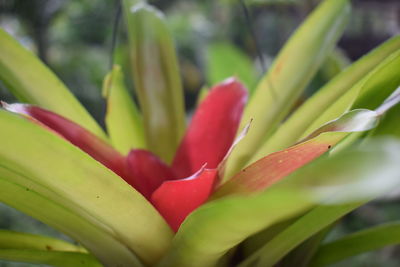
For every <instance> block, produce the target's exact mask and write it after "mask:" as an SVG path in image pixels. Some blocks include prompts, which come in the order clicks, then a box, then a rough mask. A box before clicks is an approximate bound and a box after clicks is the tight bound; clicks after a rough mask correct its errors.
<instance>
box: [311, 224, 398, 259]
mask: <svg viewBox="0 0 400 267" xmlns="http://www.w3.org/2000/svg"><path fill="white" fill-rule="evenodd" d="M397 244H400V223H399V222H394V223H388V224H383V225H379V226H376V227H372V228H369V229H367V230H362V231H359V232H356V233H353V234H350V235H347V236H345V237H343V238H340V239H338V240H335V241H333V242H330V243H327V244H324V245H322V246H321V247H320V248H319V250H318V251H317V253H316V255H315V257H314V259H313V261H312V263H311V264H310V266H314V267H316V266H326V265H330V264H333V263H336V262H338V261H341V260H344V259H347V258H350V257H352V256H355V255H358V254H361V253H364V252H367V251H372V250H376V249H380V248H382V247H385V246H389V245H397Z"/></svg>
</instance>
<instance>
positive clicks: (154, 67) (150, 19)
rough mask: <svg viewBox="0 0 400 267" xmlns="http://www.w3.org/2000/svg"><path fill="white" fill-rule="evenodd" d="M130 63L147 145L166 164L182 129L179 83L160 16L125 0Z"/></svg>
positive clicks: (172, 54) (173, 56)
mask: <svg viewBox="0 0 400 267" xmlns="http://www.w3.org/2000/svg"><path fill="white" fill-rule="evenodd" d="M124 14H125V19H126V22H127V27H128V37H129V45H130V48H129V49H130V54H131V66H132V68H133V78H134V82H135V89H136V93H137V95H138V98H139V104H140V107H141V110H142V114H143V121H144V130H145V134H146V142H147V147H148V148H149V149H150V150H151V151H152V152H153V153H155V154H156V155H158V156H160V157H161V158H162V159H163V160H164V161H165V162H167V163H169V162H171V160H172V157H173V155H174V153H175V151H176V148H177V146H178V144H179V142H180V140H181V137H182V135H183V133H184V131H185V110H184V99H183V90H182V83H181V79H180V76H179V69H178V61H177V58H176V53H175V48H174V44H173V41H172V38H171V36H170V33H169V31H168V29H167V26H166V23H165V21H164V17H163V15H162V14H161V13H160V12H159V11H158V10H156V9H155V8H153V7H151V6H149V5H147V4H145V3H140V4H138V5H135V6H130V5H129V1H124Z"/></svg>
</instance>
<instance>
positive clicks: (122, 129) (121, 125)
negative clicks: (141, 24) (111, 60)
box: [103, 65, 145, 154]
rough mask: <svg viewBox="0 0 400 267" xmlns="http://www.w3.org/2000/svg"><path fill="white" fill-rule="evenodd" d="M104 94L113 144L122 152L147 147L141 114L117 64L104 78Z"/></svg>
mask: <svg viewBox="0 0 400 267" xmlns="http://www.w3.org/2000/svg"><path fill="white" fill-rule="evenodd" d="M103 96H104V98H106V99H107V113H106V126H107V132H108V134H109V136H110V141H111V143H112V145H113V146H114V147H115V148H116V149H117V150H118V151H119V152H121V153H122V154H127V153H128V152H129V151H130V150H131V149H133V148H145V141H144V133H143V124H142V123H143V122H142V119H141V116H140V114H139V111H138V109H137V107H136V105H135V103H134V102H133V100H132V99H131V96H130V95H129V93H128V91H127V90H126V87H125V85H124V77H123V74H122V71H121V68H120V67H119V66H117V65H115V66H114V67H113V69H112V70H111V72H110V73H109V74H108V75H107V76H106V78H105V79H104V84H103Z"/></svg>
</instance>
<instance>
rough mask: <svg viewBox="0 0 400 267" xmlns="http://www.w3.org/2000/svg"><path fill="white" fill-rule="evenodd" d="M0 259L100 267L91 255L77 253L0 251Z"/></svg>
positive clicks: (68, 266) (20, 250) (57, 266)
mask: <svg viewBox="0 0 400 267" xmlns="http://www.w3.org/2000/svg"><path fill="white" fill-rule="evenodd" d="M0 259H2V260H8V261H18V262H28V263H36V264H46V265H51V266H56V267H71V266H76V267H80V266H82V267H101V266H103V265H102V264H100V263H99V262H98V261H97V260H96V258H94V257H93V256H92V255H89V254H85V253H78V252H61V251H43V250H34V249H23V250H22V249H0Z"/></svg>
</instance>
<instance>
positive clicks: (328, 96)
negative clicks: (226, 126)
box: [249, 36, 400, 162]
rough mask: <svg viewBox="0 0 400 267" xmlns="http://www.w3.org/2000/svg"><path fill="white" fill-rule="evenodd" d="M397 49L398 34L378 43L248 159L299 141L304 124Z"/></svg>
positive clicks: (253, 159)
mask: <svg viewBox="0 0 400 267" xmlns="http://www.w3.org/2000/svg"><path fill="white" fill-rule="evenodd" d="M398 49H400V36H398V37H394V38H392V39H391V40H389V41H387V42H385V43H384V44H382V45H380V46H379V47H378V48H376V49H374V50H373V51H372V52H370V53H369V54H367V55H365V56H364V57H362V58H361V59H359V60H358V61H357V62H355V63H353V64H352V65H351V66H350V67H348V68H347V69H346V70H345V71H343V72H342V73H340V74H339V75H337V76H336V77H335V78H334V79H333V80H331V81H330V82H329V83H328V84H326V85H325V86H324V87H323V88H321V89H320V90H319V91H318V92H317V93H316V94H315V95H313V96H312V97H311V98H310V99H308V100H307V101H306V102H305V103H304V104H303V105H302V106H301V107H300V108H299V109H298V110H296V111H295V112H294V113H293V115H291V116H290V117H289V119H288V120H287V121H285V122H284V123H283V124H282V125H281V126H280V127H279V128H278V129H277V131H276V132H275V133H274V134H273V135H272V136H271V137H270V138H269V139H268V140H267V142H265V143H264V144H263V146H262V147H261V149H260V150H259V151H258V152H257V154H256V155H255V156H253V157H252V159H251V160H250V161H249V162H254V161H256V160H257V159H259V158H261V157H263V156H265V155H268V154H270V153H272V152H275V151H278V150H281V149H284V148H285V147H288V146H290V145H292V144H294V143H296V142H297V141H299V139H300V138H301V136H303V135H304V134H305V131H306V130H307V128H308V127H310V125H311V124H312V123H313V121H314V120H316V119H317V118H318V116H319V115H321V113H322V112H324V110H325V109H326V108H327V107H329V105H331V104H332V103H333V102H334V101H336V99H338V98H340V97H341V96H342V95H343V93H345V92H346V91H348V90H349V89H350V88H351V87H352V86H354V85H355V84H356V83H357V82H358V81H360V80H361V79H362V78H363V77H364V76H365V75H367V74H368V73H369V72H370V71H371V70H372V69H374V68H375V67H376V66H377V65H378V64H380V63H381V62H382V60H384V59H385V58H386V57H388V56H389V55H390V54H392V53H393V52H394V51H396V50H398ZM340 115H341V114H338V116H340Z"/></svg>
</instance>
